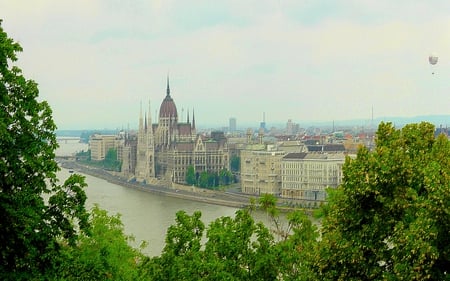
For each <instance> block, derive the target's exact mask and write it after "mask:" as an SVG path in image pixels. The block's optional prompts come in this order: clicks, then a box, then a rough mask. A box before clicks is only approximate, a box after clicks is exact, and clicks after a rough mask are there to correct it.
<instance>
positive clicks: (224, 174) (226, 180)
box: [219, 169, 233, 185]
mask: <svg viewBox="0 0 450 281" xmlns="http://www.w3.org/2000/svg"><path fill="white" fill-rule="evenodd" d="M232 177H233V175H232V174H231V172H230V171H228V170H227V169H222V170H220V172H219V185H229V184H230V183H231V180H232Z"/></svg>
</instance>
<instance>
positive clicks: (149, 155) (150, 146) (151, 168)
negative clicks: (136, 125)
mask: <svg viewBox="0 0 450 281" xmlns="http://www.w3.org/2000/svg"><path fill="white" fill-rule="evenodd" d="M150 106H151V105H150V101H148V115H147V120H145V123H146V124H147V128H146V138H147V140H146V144H147V149H146V157H145V158H146V167H145V169H146V172H145V174H146V178H147V179H150V178H154V177H155V144H154V138H153V125H152V114H151V108H150Z"/></svg>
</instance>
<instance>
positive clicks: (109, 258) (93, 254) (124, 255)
mask: <svg viewBox="0 0 450 281" xmlns="http://www.w3.org/2000/svg"><path fill="white" fill-rule="evenodd" d="M90 225H91V227H90V228H89V235H86V234H83V235H81V236H80V238H79V241H78V243H77V245H76V246H72V247H71V246H69V245H67V246H65V247H63V255H62V260H61V266H60V267H59V270H58V272H56V273H55V275H56V276H54V277H53V278H52V279H59V280H104V279H110V280H143V277H142V276H140V274H141V271H140V270H139V266H140V264H141V262H142V260H143V255H142V254H141V253H140V251H139V250H137V249H133V248H132V247H131V246H129V245H128V243H127V242H128V241H133V239H134V238H133V237H132V236H127V235H125V234H124V229H123V224H122V222H121V220H120V216H119V215H115V216H109V215H108V214H107V212H106V211H104V210H101V209H100V208H99V207H98V206H94V208H93V209H92V211H91V217H90Z"/></svg>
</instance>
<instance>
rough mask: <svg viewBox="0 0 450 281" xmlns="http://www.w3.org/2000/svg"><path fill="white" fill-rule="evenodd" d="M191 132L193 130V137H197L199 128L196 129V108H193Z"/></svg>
mask: <svg viewBox="0 0 450 281" xmlns="http://www.w3.org/2000/svg"><path fill="white" fill-rule="evenodd" d="M191 132H192V137H193V138H194V139H195V136H196V135H197V130H196V129H195V112H194V109H192V126H191Z"/></svg>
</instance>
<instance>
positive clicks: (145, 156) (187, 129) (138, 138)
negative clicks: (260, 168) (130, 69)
mask: <svg viewBox="0 0 450 281" xmlns="http://www.w3.org/2000/svg"><path fill="white" fill-rule="evenodd" d="M144 115H145V116H143V112H142V107H141V111H140V116H139V129H138V131H137V134H136V135H135V136H130V135H127V136H126V137H125V141H124V146H123V151H122V153H121V154H122V175H123V176H125V177H127V178H129V179H135V180H136V181H139V182H144V183H153V182H155V181H156V179H158V180H160V181H163V182H165V183H169V182H174V183H180V184H183V183H185V179H186V171H187V169H188V167H189V166H193V167H194V170H195V173H196V174H197V175H199V174H200V173H202V172H203V171H207V172H219V171H221V170H223V169H227V170H229V169H230V167H229V151H228V145H227V140H226V138H225V136H224V134H223V132H213V133H211V135H208V136H205V135H202V134H197V130H196V127H195V115H194V112H192V121H191V120H190V118H189V112H187V117H186V122H180V121H179V116H178V111H177V107H176V104H175V102H174V100H173V98H172V97H171V95H170V86H169V78H167V90H166V96H165V97H164V99H163V101H162V103H161V106H160V108H159V116H158V123H153V122H152V117H151V113H150V105H149V108H148V112H146V113H145V114H144Z"/></svg>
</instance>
